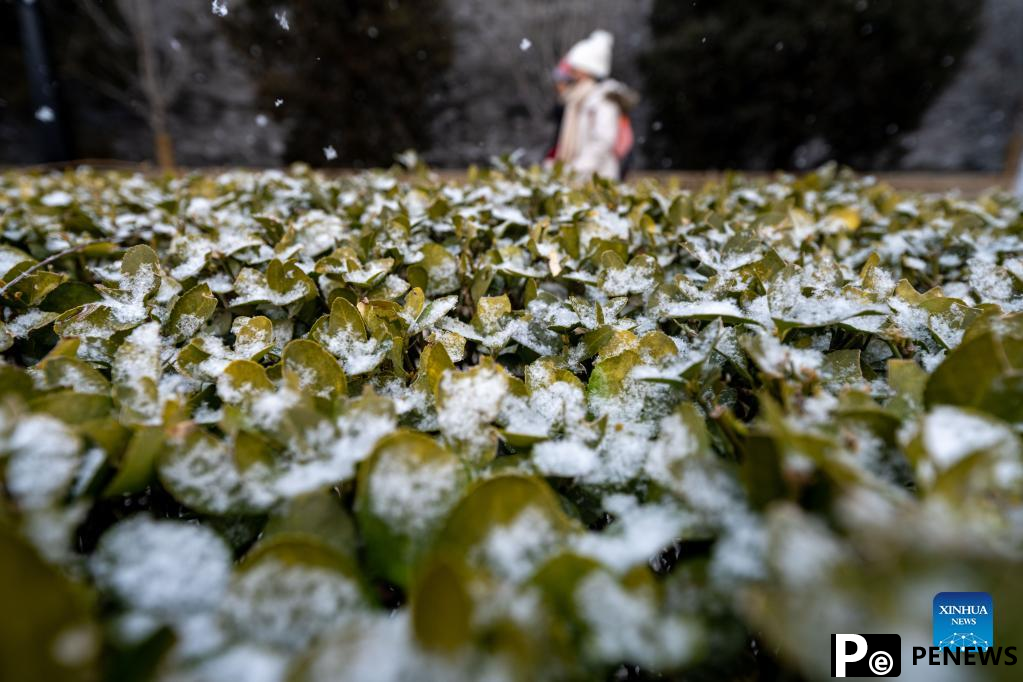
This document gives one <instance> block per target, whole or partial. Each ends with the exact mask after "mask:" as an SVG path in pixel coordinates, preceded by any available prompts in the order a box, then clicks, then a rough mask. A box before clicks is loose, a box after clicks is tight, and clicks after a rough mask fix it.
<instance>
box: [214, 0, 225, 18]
mask: <svg viewBox="0 0 1023 682" xmlns="http://www.w3.org/2000/svg"><path fill="white" fill-rule="evenodd" d="M210 9H211V10H212V11H213V13H214V14H216V15H217V16H218V17H226V16H227V0H213V3H212V4H211V5H210Z"/></svg>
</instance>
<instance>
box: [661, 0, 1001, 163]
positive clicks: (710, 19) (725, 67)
mask: <svg viewBox="0 0 1023 682" xmlns="http://www.w3.org/2000/svg"><path fill="white" fill-rule="evenodd" d="M981 4H982V3H979V2H976V0H897V1H896V0H823V1H822V0H763V1H762V2H755V3H751V2H748V1H746V0H716V1H715V2H709V1H708V0H692V1H691V2H689V1H687V2H677V1H676V0H656V2H655V3H654V9H653V12H652V13H651V18H650V26H651V30H652V33H653V40H652V46H651V48H650V49H649V51H648V52H647V53H646V54H645V55H644V56H643V58H642V59H641V67H642V69H643V71H644V73H645V77H646V86H647V87H646V90H647V93H648V95H647V96H648V97H650V99H651V100H652V103H653V107H654V120H655V122H656V123H655V125H654V130H653V131H652V141H651V146H652V150H651V151H653V152H654V153H655V154H659V155H661V158H663V160H664V165H670V166H673V167H686V168H700V167H708V166H710V167H726V166H728V167H749V168H787V167H793V166H798V165H802V164H803V163H815V162H819V161H821V160H823V158H825V157H826V158H832V159H836V160H838V161H841V162H844V163H848V164H852V165H855V166H861V167H862V166H881V167H884V166H890V165H892V164H893V163H894V162H895V161H896V160H897V159H898V156H899V155H900V150H899V149H898V145H897V142H896V138H897V136H898V135H899V133H900V132H905V131H907V130H912V129H913V128H915V127H916V126H917V125H918V123H919V121H920V117H921V116H922V114H923V113H924V111H925V110H926V108H927V106H928V104H930V103H931V102H932V101H933V100H934V98H935V97H936V96H937V95H938V94H939V93H940V92H941V90H942V88H943V87H944V86H945V85H946V84H947V83H948V82H949V80H950V79H951V77H952V75H953V74H954V73H955V70H956V66H957V65H958V64H959V63H960V62H961V60H962V57H963V55H964V53H965V52H966V50H967V48H968V47H969V46H970V45H971V44H972V42H973V40H974V38H975V34H976V23H977V22H976V20H977V15H978V14H979V11H980V6H981ZM808 143H812V144H811V145H810V146H811V148H812V149H811V151H810V152H807V151H806V147H804V151H803V152H801V153H798V154H797V150H799V148H800V147H801V146H803V145H807V144H808ZM800 157H801V158H800ZM655 158H656V157H655ZM801 162H802V163H801Z"/></svg>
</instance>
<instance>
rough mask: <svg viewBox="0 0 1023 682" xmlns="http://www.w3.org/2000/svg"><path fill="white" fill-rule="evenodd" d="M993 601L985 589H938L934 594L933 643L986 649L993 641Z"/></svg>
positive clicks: (956, 647) (947, 647)
mask: <svg viewBox="0 0 1023 682" xmlns="http://www.w3.org/2000/svg"><path fill="white" fill-rule="evenodd" d="M994 611H995V607H994V602H993V601H992V600H991V595H990V594H988V593H987V592H939V593H938V594H936V595H934V611H933V614H932V616H931V620H932V623H933V625H934V646H936V647H938V648H944V649H960V650H964V649H975V650H978V651H979V650H982V649H990V648H991V647H993V646H994V645H995V616H994Z"/></svg>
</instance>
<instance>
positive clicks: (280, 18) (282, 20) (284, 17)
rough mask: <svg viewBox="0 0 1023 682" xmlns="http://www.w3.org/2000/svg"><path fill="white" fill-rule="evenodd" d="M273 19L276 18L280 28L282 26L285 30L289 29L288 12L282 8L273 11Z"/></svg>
mask: <svg viewBox="0 0 1023 682" xmlns="http://www.w3.org/2000/svg"><path fill="white" fill-rule="evenodd" d="M274 19H276V20H277V23H278V24H280V25H281V28H283V29H284V30H285V31H290V30H291V24H289V23H288V14H287V12H285V11H284V10H281V11H280V12H274Z"/></svg>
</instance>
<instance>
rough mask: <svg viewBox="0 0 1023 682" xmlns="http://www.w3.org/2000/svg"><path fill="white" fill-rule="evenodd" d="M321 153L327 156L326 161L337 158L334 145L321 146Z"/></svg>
mask: <svg viewBox="0 0 1023 682" xmlns="http://www.w3.org/2000/svg"><path fill="white" fill-rule="evenodd" d="M323 155H324V156H325V157H327V161H333V160H334V159H336V158H337V150H336V149H334V145H332V144H328V145H327V146H326V147H324V148H323Z"/></svg>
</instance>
